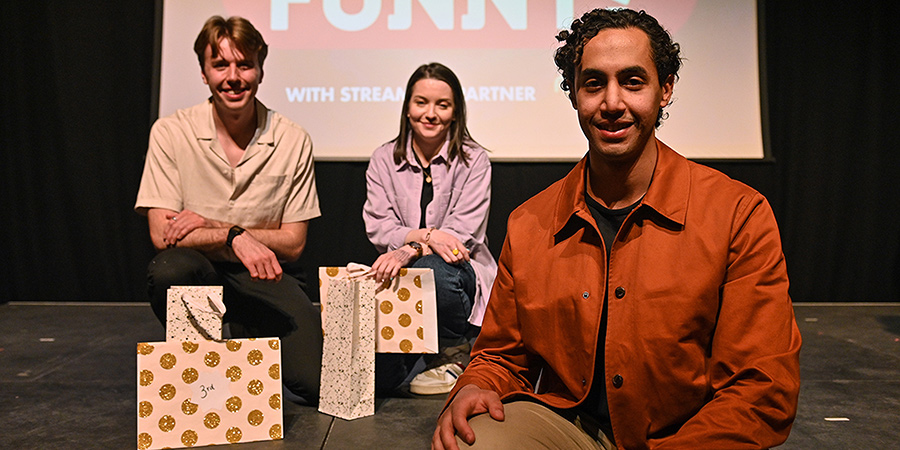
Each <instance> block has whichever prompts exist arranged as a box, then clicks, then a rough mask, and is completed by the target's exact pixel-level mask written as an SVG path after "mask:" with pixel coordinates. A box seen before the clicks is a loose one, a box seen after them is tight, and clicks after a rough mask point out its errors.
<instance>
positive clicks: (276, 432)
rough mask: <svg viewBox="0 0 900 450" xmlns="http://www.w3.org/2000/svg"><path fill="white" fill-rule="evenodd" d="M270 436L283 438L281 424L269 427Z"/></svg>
mask: <svg viewBox="0 0 900 450" xmlns="http://www.w3.org/2000/svg"><path fill="white" fill-rule="evenodd" d="M269 437H270V438H272V439H281V425H279V424H277V423H276V424H275V425H272V428H269Z"/></svg>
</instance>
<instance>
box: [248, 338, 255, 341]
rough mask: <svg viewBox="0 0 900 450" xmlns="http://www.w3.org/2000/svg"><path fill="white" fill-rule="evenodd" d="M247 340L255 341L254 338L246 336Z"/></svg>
mask: <svg viewBox="0 0 900 450" xmlns="http://www.w3.org/2000/svg"><path fill="white" fill-rule="evenodd" d="M247 340H248V341H255V340H256V338H247Z"/></svg>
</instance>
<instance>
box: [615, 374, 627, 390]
mask: <svg viewBox="0 0 900 450" xmlns="http://www.w3.org/2000/svg"><path fill="white" fill-rule="evenodd" d="M622 381H624V380H623V379H622V375H616V376H614V377H613V387H614V388H620V387H622Z"/></svg>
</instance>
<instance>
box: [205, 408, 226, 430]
mask: <svg viewBox="0 0 900 450" xmlns="http://www.w3.org/2000/svg"><path fill="white" fill-rule="evenodd" d="M221 421H222V419H220V418H219V415H218V414H216V413H214V412H211V413H209V414H207V415H206V416H204V417H203V425H206V428H209V429H210V430H212V429H214V428H216V427H217V426H219V422H221Z"/></svg>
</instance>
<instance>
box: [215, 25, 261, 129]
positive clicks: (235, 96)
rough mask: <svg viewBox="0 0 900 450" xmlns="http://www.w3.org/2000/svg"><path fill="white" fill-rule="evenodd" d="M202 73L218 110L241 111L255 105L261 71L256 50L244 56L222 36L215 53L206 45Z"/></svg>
mask: <svg viewBox="0 0 900 450" xmlns="http://www.w3.org/2000/svg"><path fill="white" fill-rule="evenodd" d="M201 75H202V77H203V82H204V83H205V84H207V85H209V90H210V92H212V97H213V103H215V105H216V108H217V109H218V110H219V111H223V112H224V111H233V112H241V111H244V110H246V109H247V108H253V107H254V104H253V100H254V99H255V98H256V92H257V91H258V90H259V84H260V83H261V82H262V75H263V73H262V67H261V66H260V64H259V60H258V58H257V55H256V54H254V55H251V56H250V57H247V56H245V55H244V54H243V53H241V51H240V50H238V49H237V47H235V46H234V43H233V42H231V41H230V40H229V39H226V38H222V39H220V40H219V51H218V54H217V55H216V56H215V57H213V55H212V47H211V46H209V45H207V46H206V51H205V53H204V59H203V70H202V71H201Z"/></svg>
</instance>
